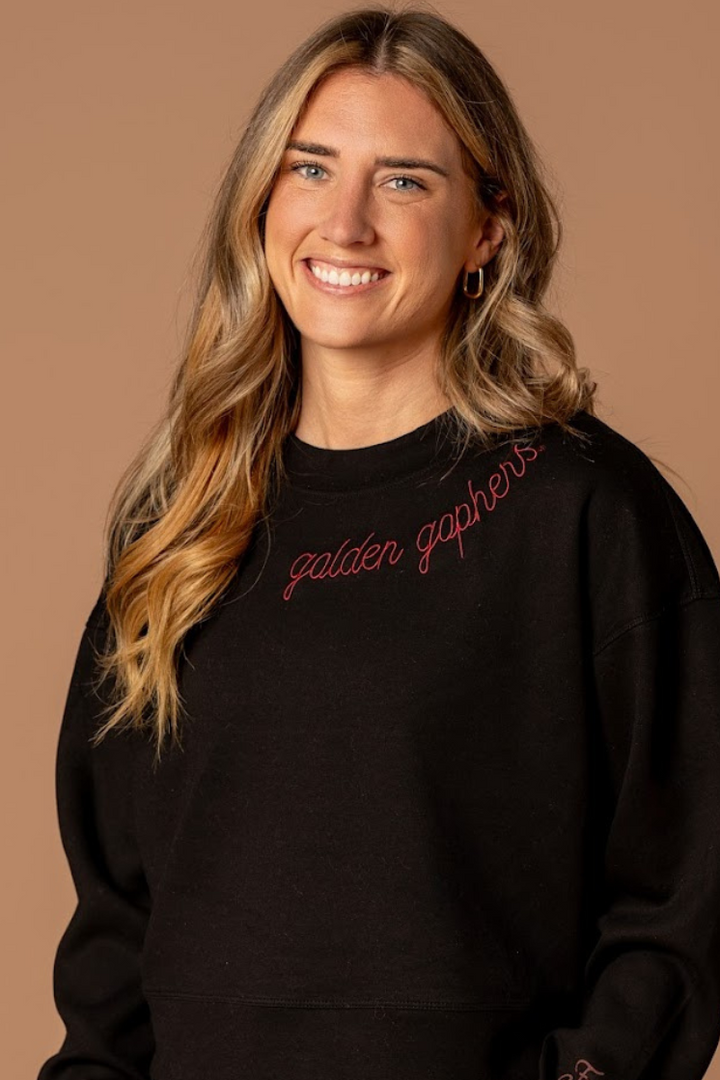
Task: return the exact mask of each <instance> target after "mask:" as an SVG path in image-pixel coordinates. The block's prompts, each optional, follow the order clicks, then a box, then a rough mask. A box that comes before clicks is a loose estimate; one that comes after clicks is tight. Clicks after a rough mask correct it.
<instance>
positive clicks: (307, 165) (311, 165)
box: [290, 161, 425, 191]
mask: <svg viewBox="0 0 720 1080" xmlns="http://www.w3.org/2000/svg"><path fill="white" fill-rule="evenodd" d="M290 169H291V171H292V172H298V171H299V170H300V169H319V171H320V172H325V169H324V168H323V167H322V165H318V164H317V162H315V161H296V162H295V164H294V165H291V166H290ZM304 179H306V180H315V179H317V177H315V176H306V177H304ZM398 180H402V181H403V183H406V184H413V185H414V187H411V188H395V191H414V190H415V189H417V190H419V191H424V190H425V185H424V184H421V183H420V181H419V180H415V179H414V177H412V176H393V177H391V180H390V183H396V182H397V181H398Z"/></svg>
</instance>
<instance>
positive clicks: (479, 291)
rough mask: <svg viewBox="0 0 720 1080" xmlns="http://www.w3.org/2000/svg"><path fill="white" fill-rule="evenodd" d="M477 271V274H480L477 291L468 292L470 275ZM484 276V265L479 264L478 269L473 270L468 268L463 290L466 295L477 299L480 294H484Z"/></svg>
mask: <svg viewBox="0 0 720 1080" xmlns="http://www.w3.org/2000/svg"><path fill="white" fill-rule="evenodd" d="M475 272H477V275H478V287H477V292H468V287H467V286H468V277H469V276H470V274H471V273H475ZM484 276H485V275H484V274H483V268H482V266H478V268H477V271H472V270H466V271H465V278H464V280H463V292H464V293H465V295H466V296H469V297H470V299H471V300H477V298H478V296H482V293H483V289H484V287H485V286H484V282H483V279H484Z"/></svg>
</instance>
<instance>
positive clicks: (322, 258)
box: [305, 255, 390, 274]
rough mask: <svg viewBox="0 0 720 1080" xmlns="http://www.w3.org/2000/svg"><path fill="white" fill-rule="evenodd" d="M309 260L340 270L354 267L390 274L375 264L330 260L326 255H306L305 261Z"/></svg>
mask: <svg viewBox="0 0 720 1080" xmlns="http://www.w3.org/2000/svg"><path fill="white" fill-rule="evenodd" d="M308 260H309V261H310V262H323V263H327V264H328V266H337V268H338V270H349V269H350V268H351V267H352V269H354V270H384V271H385V273H386V274H389V273H390V271H389V270H386V269H385V267H384V266H377V265H376V264H375V263H361V262H353V261H352V259H328V258H327V256H326V255H306V256H305V261H306V262H307V261H308Z"/></svg>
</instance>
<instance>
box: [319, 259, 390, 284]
mask: <svg viewBox="0 0 720 1080" xmlns="http://www.w3.org/2000/svg"><path fill="white" fill-rule="evenodd" d="M308 265H309V266H310V269H311V270H312V272H313V274H314V275H315V277H316V278H319V279H320V281H325V282H327V283H328V284H330V285H367V283H368V282H369V281H377V280H378V278H379V277H380V274H379V273H378V272H377V271H375V272H374V273H372V272H371V271H370V270H363V271H362V272H361V271H360V270H355V271H354V272H353V273H352V274H351V273H350V271H349V270H341V271H340V273H338V272H337V270H334V269H333V270H325V269H324V268H323V269H322V270H321V269H320V267H318V266H314V265H313V263H309V264H308Z"/></svg>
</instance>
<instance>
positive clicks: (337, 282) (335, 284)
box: [302, 259, 390, 296]
mask: <svg viewBox="0 0 720 1080" xmlns="http://www.w3.org/2000/svg"><path fill="white" fill-rule="evenodd" d="M302 262H303V266H304V267H305V274H306V276H307V277H308V278H309V279H310V281H311V282H312V284H313V285H315V286H316V287H317V288H319V289H321V290H322V291H323V292H327V293H331V294H332V295H333V296H356V295H357V294H358V293H363V292H367V291H369V290H370V289H374V288H377V287H378V286H379V285H382V283H383V281H385V279H386V278H388V277H390V271H389V270H380V269H377V270H375V269H372V270H371V269H370V268H369V267H357V268H355V269H353V268H352V267H350V268H349V269H347V270H345V269H342V268H340V267H334V266H333V267H329V266H328V265H327V264H324V265H321V264H316V266H315V270H313V268H312V265H311V264H312V260H309V259H303V260H302Z"/></svg>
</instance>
